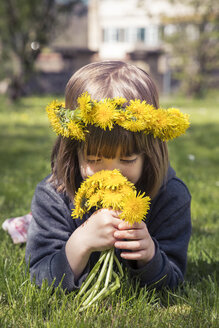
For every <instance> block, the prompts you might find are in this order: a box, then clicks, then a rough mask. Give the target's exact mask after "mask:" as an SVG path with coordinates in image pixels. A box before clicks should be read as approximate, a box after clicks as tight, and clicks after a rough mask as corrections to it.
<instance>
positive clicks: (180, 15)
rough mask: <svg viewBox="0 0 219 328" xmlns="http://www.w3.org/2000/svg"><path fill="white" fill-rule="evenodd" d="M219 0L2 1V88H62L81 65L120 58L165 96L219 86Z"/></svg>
mask: <svg viewBox="0 0 219 328" xmlns="http://www.w3.org/2000/svg"><path fill="white" fill-rule="evenodd" d="M218 9H219V8H218V1H217V0H153V1H151V0H87V1H85V0H84V1H83V0H81V1H78V0H31V1H28V0H7V1H1V3H0V60H1V65H0V93H2V94H7V96H8V97H9V98H10V99H11V100H16V99H18V98H20V97H21V96H24V95H32V94H40V95H41V94H63V92H64V88H65V85H66V82H67V81H68V79H69V78H70V76H71V75H72V73H73V72H74V71H76V70H77V69H79V68H80V67H81V66H84V65H86V64H88V63H90V62H93V61H99V60H105V59H119V60H123V61H128V62H131V63H133V64H135V65H137V66H139V67H141V68H143V69H144V70H146V71H147V72H148V73H149V74H150V75H151V76H152V78H153V79H154V80H155V82H156V84H157V86H158V88H159V91H160V93H161V94H170V93H172V92H176V91H180V92H182V93H183V94H185V95H189V96H196V97H203V96H204V95H205V94H206V92H208V90H209V89H215V88H217V87H218V85H219V74H218V73H219V42H218V21H219V10H218Z"/></svg>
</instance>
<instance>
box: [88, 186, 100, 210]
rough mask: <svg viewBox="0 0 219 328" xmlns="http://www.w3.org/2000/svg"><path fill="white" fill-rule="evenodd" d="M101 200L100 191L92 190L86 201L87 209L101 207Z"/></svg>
mask: <svg viewBox="0 0 219 328" xmlns="http://www.w3.org/2000/svg"><path fill="white" fill-rule="evenodd" d="M101 200H102V191H101V190H98V191H96V192H94V193H93V194H92V195H90V196H89V199H88V201H87V203H88V211H89V210H90V209H91V208H92V207H96V208H100V207H101Z"/></svg>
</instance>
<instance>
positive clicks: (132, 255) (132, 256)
mask: <svg viewBox="0 0 219 328" xmlns="http://www.w3.org/2000/svg"><path fill="white" fill-rule="evenodd" d="M120 256H121V257H122V258H123V259H126V260H142V259H144V251H143V250H141V251H138V252H122V253H121V254H120Z"/></svg>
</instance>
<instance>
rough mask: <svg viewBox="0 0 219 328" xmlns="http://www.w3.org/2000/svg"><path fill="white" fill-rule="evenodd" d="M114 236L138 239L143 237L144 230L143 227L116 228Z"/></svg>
mask: <svg viewBox="0 0 219 328" xmlns="http://www.w3.org/2000/svg"><path fill="white" fill-rule="evenodd" d="M114 237H115V238H117V239H129V240H130V239H131V240H140V239H143V238H144V237H145V232H144V230H143V229H135V230H131V229H130V230H116V231H115V232H114Z"/></svg>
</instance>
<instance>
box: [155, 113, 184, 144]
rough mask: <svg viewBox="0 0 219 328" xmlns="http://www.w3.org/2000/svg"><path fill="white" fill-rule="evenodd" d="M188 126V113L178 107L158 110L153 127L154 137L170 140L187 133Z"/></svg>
mask: <svg viewBox="0 0 219 328" xmlns="http://www.w3.org/2000/svg"><path fill="white" fill-rule="evenodd" d="M188 127H189V117H188V115H187V114H183V113H181V112H180V111H179V110H178V109H176V108H169V109H167V110H164V109H158V110H157V111H156V115H155V123H154V126H153V127H152V129H153V135H154V137H158V138H160V139H161V140H163V141H168V140H170V139H173V138H176V137H178V136H180V135H181V134H183V133H185V131H186V130H187V128H188Z"/></svg>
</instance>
